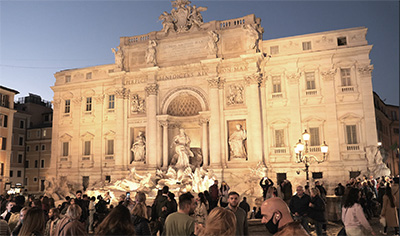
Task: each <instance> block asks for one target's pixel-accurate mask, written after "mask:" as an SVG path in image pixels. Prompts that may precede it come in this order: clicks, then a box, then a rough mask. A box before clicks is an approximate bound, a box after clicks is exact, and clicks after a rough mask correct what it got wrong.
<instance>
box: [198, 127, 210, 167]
mask: <svg viewBox="0 0 400 236" xmlns="http://www.w3.org/2000/svg"><path fill="white" fill-rule="evenodd" d="M199 123H200V125H201V129H202V134H201V137H202V140H201V152H202V154H203V167H206V166H208V165H209V163H208V133H207V124H208V119H201V120H200V122H199Z"/></svg>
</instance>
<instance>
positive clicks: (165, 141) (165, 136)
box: [160, 121, 169, 168]
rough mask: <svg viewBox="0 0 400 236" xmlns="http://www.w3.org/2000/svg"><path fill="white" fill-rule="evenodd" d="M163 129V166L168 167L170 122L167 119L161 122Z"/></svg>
mask: <svg viewBox="0 0 400 236" xmlns="http://www.w3.org/2000/svg"><path fill="white" fill-rule="evenodd" d="M160 124H161V126H162V130H163V135H162V142H163V145H162V158H163V161H162V167H164V168H167V167H168V147H169V146H168V122H167V121H161V122H160Z"/></svg>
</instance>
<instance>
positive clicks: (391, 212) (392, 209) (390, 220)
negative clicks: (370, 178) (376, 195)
mask: <svg viewBox="0 0 400 236" xmlns="http://www.w3.org/2000/svg"><path fill="white" fill-rule="evenodd" d="M382 202H383V204H382V211H381V217H385V219H386V225H385V227H384V228H383V232H382V233H383V234H384V235H386V234H387V228H388V227H393V228H394V231H395V233H394V234H395V235H397V234H399V218H398V216H397V208H396V205H395V203H394V202H395V201H394V197H393V194H392V188H391V187H390V186H389V185H388V186H386V190H385V195H383V197H382Z"/></svg>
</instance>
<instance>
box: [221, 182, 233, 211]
mask: <svg viewBox="0 0 400 236" xmlns="http://www.w3.org/2000/svg"><path fill="white" fill-rule="evenodd" d="M230 189H231V188H230V187H229V185H228V184H227V183H226V182H225V181H222V184H221V187H220V188H219V194H220V196H221V198H220V200H219V204H220V206H221V207H227V206H228V195H229V190H230Z"/></svg>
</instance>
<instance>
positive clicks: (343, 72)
mask: <svg viewBox="0 0 400 236" xmlns="http://www.w3.org/2000/svg"><path fill="white" fill-rule="evenodd" d="M340 76H341V79H342V86H343V87H346V86H351V77H350V69H340Z"/></svg>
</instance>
